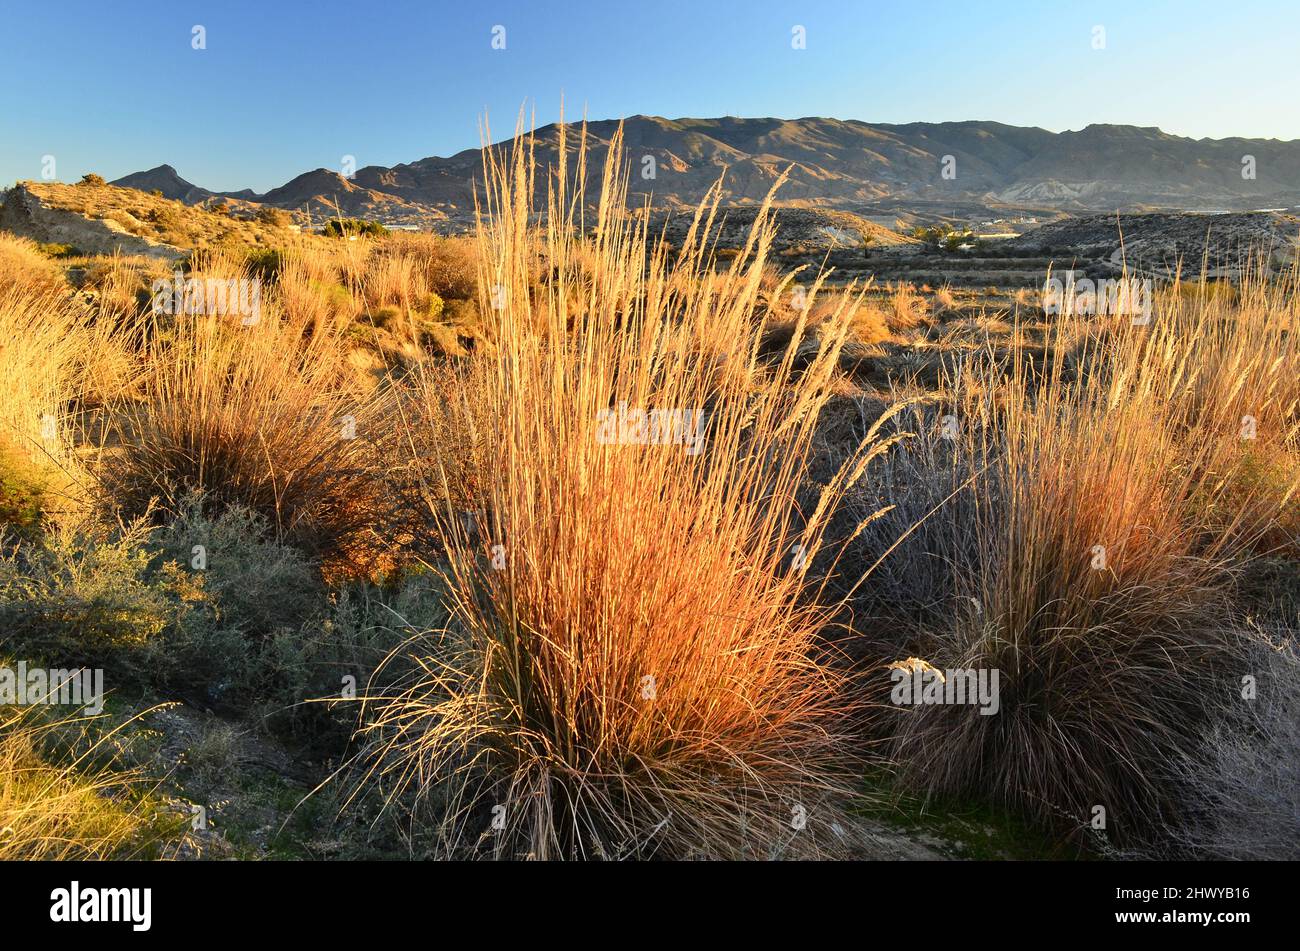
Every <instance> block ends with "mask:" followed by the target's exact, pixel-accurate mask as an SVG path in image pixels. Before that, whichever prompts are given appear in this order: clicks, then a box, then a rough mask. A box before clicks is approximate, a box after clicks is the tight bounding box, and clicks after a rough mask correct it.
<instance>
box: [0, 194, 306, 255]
mask: <svg viewBox="0 0 1300 951" xmlns="http://www.w3.org/2000/svg"><path fill="white" fill-rule="evenodd" d="M223 202H224V203H225V207H224V208H221V207H220V206H217V207H215V208H213V209H212V210H209V209H206V208H199V207H193V206H190V205H187V204H185V203H184V202H181V201H176V200H173V199H170V198H162V197H159V196H157V195H152V194H147V193H145V192H141V191H136V190H134V189H130V188H119V187H117V186H114V185H86V184H80V185H63V184H59V183H55V182H19V183H18V184H17V185H15V186H14V187H13V188H11V189H9V190H8V192H4V193H0V230H4V231H8V232H10V233H12V234H16V235H19V236H20V237H24V238H30V239H31V240H33V241H36V242H39V243H41V244H50V245H62V246H66V247H68V248H70V249H73V250H74V251H75V252H76V253H80V254H113V253H115V252H118V251H120V252H121V253H123V254H141V255H146V256H148V257H159V258H171V257H177V256H179V255H181V254H183V253H185V252H187V251H191V250H196V249H202V248H210V247H216V246H218V245H222V244H229V245H238V246H240V247H250V246H256V245H273V244H276V243H278V242H281V241H283V239H284V235H285V231H284V228H283V227H282V226H278V225H273V224H267V223H264V222H262V221H259V220H257V218H256V217H255V214H256V209H257V207H258V206H256V205H250V204H248V203H243V205H242V206H241V205H240V203H238V202H235V201H233V200H230V201H227V200H225V199H223Z"/></svg>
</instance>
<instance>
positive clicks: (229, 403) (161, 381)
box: [100, 267, 387, 556]
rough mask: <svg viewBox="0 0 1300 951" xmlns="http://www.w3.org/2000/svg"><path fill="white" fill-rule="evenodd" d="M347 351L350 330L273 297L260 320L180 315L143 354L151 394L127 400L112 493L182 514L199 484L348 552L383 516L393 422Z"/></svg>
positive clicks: (305, 537) (290, 530)
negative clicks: (352, 377)
mask: <svg viewBox="0 0 1300 951" xmlns="http://www.w3.org/2000/svg"><path fill="white" fill-rule="evenodd" d="M208 273H212V272H208ZM218 273H219V276H220V277H222V278H229V277H231V276H234V277H235V278H236V279H239V278H240V277H243V278H247V277H248V274H247V272H244V271H242V270H237V269H234V268H233V267H232V268H231V269H229V270H223V271H221V272H218ZM346 357H347V344H346V340H345V339H344V338H343V337H342V336H341V335H340V334H338V333H334V332H331V331H330V330H329V329H328V328H321V327H319V326H317V327H315V328H310V329H309V328H307V327H304V326H303V325H302V324H300V323H298V322H296V321H293V320H290V319H287V318H284V317H282V316H281V315H280V314H279V313H278V312H277V310H276V308H275V306H274V302H273V301H271V300H263V302H262V313H261V315H260V319H258V320H257V321H256V322H255V323H252V324H251V325H250V326H245V325H244V323H243V321H242V320H241V318H240V317H239V316H238V315H233V316H197V317H195V316H181V317H178V318H177V320H176V324H175V326H174V328H173V329H172V331H171V332H170V333H167V334H161V335H159V336H158V337H157V338H156V339H155V340H153V341H152V342H151V343H150V345H149V348H148V350H147V352H146V360H147V366H148V370H147V373H146V376H145V378H144V380H143V384H142V385H143V392H144V397H143V399H142V400H141V401H139V402H132V403H127V404H124V405H122V406H121V407H120V408H119V410H118V413H117V420H116V435H117V441H118V445H116V446H115V447H114V448H113V449H111V450H110V451H107V452H105V453H104V454H103V457H102V460H101V464H100V476H101V480H102V483H103V486H104V488H105V489H106V491H107V494H108V496H109V498H110V499H111V500H112V501H113V502H114V503H116V504H117V505H118V506H120V507H121V509H122V510H123V512H124V513H126V514H128V515H142V514H144V513H145V512H147V511H149V509H150V506H151V505H152V504H153V503H154V502H155V501H156V502H160V503H161V509H160V510H159V511H160V512H161V513H166V512H175V511H178V510H179V508H178V507H179V505H180V502H181V500H182V499H183V498H184V497H185V496H187V495H188V494H189V493H190V492H191V491H199V492H202V493H203V495H204V498H205V499H206V500H207V501H208V503H209V504H215V505H222V504H226V503H237V504H239V505H242V506H244V507H246V508H248V509H249V510H251V511H253V512H254V513H256V514H257V515H260V516H262V517H263V518H265V519H266V520H267V522H268V523H269V524H270V525H271V526H273V527H274V528H275V529H276V530H277V532H278V533H279V534H280V535H281V536H284V537H288V538H291V539H292V540H294V541H295V542H296V543H298V544H301V545H303V546H304V547H306V548H307V549H309V550H311V551H315V552H319V553H322V554H324V555H327V556H332V555H338V554H339V553H341V552H344V551H346V550H347V549H348V548H349V547H350V546H351V545H352V544H354V543H355V542H356V541H357V539H358V538H359V536H361V535H363V534H365V533H367V532H368V531H370V530H371V529H372V527H373V526H374V525H375V524H376V523H377V522H381V521H382V517H381V515H382V512H383V511H384V509H383V505H382V503H381V499H380V494H379V492H378V489H377V485H378V483H377V480H376V479H375V478H374V460H373V453H374V446H375V443H376V441H378V440H380V439H381V438H382V437H383V434H384V432H385V426H386V425H387V423H386V421H385V418H384V401H385V395H384V391H383V390H382V389H378V390H375V391H373V392H371V393H370V394H368V395H365V396H361V395H357V394H355V393H353V392H352V391H351V390H350V389H349V388H348V386H347V380H348V371H347V369H346Z"/></svg>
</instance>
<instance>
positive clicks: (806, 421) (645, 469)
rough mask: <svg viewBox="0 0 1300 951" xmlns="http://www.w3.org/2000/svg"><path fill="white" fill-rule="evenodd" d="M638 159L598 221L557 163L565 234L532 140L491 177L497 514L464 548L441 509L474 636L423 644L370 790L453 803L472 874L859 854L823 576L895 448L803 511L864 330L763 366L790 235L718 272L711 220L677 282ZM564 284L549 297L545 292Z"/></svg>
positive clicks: (762, 234)
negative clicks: (853, 843) (540, 191)
mask: <svg viewBox="0 0 1300 951" xmlns="http://www.w3.org/2000/svg"><path fill="white" fill-rule="evenodd" d="M563 153H564V150H563V148H561V154H563ZM618 154H619V153H618V150H617V149H612V150H611V153H610V155H611V158H609V159H608V161H607V164H606V167H605V170H604V188H603V191H602V192H601V199H600V202H599V205H598V207H597V208H595V209H594V210H592V209H589V208H585V207H584V206H583V205H582V203H581V201H580V199H579V198H577V197H575V196H581V195H582V194H584V192H585V188H584V183H585V178H586V168H585V153H582V157H581V158H580V159H579V162H578V167H577V170H576V173H575V172H574V170H573V169H571V168H569V167H568V166H566V165H565V164H561V165H560V167H559V168H558V169H556V170H555V171H554V177H553V178H552V180H551V181H550V183H549V186H548V189H547V193H548V202H547V210H548V215H547V216H546V221H547V224H546V225H543V226H537V225H535V224H533V223H531V212H532V209H531V207H530V205H531V201H530V197H529V196H531V195H532V194H533V188H532V182H533V176H534V175H535V174H536V170H535V167H534V165H533V163H532V160H531V154H530V150H529V148H528V146H527V143H526V142H525V141H524V140H523V139H517V140H516V143H515V147H514V151H513V153H512V154H511V155H510V156H509V157H508V159H507V158H500V157H497V156H496V155H493V156H492V157H491V159H490V160H489V163H488V166H487V169H486V173H487V180H488V182H489V189H488V198H487V205H486V209H485V214H484V217H483V218H482V220H481V223H480V234H479V241H480V243H481V249H482V253H481V260H482V269H483V273H482V276H481V285H482V288H483V298H482V301H481V303H482V306H483V308H484V312H485V313H488V314H489V315H490V318H491V320H492V324H491V326H490V327H489V330H488V333H489V335H490V336H492V337H493V338H494V340H495V343H496V345H497V347H498V350H497V353H496V356H495V357H494V358H493V359H492V361H491V362H490V363H489V365H488V366H487V368H486V371H485V372H486V376H487V378H488V380H489V385H488V387H487V388H488V395H487V396H488V406H487V408H486V411H485V413H484V416H485V419H483V420H482V421H480V423H479V425H480V427H481V428H480V436H481V438H482V439H483V441H484V444H485V456H486V460H487V461H486V466H487V469H486V471H484V472H483V473H482V474H481V476H482V479H483V481H484V482H485V483H486V486H485V501H484V505H483V509H482V511H481V512H480V513H479V514H478V516H477V517H476V518H475V519H474V523H473V525H472V526H471V528H470V530H469V531H464V530H462V528H461V519H460V513H459V512H458V511H456V509H455V506H454V505H453V504H451V501H450V496H451V492H452V490H453V489H454V488H455V487H454V486H450V485H446V486H444V487H443V488H440V489H438V490H436V492H435V493H434V497H433V498H431V500H430V501H431V505H432V507H433V509H434V511H435V513H436V517H438V518H439V519H440V520H441V521H442V523H443V524H444V526H445V528H446V534H447V536H448V538H450V539H452V547H451V551H450V554H449V558H448V564H447V566H446V569H445V572H444V574H445V580H446V584H447V587H448V592H449V593H448V601H449V604H450V607H451V610H452V616H453V620H452V625H451V629H450V630H449V631H447V632H432V633H430V634H429V635H427V636H425V637H422V638H417V639H416V640H415V641H413V642H412V644H411V645H410V647H409V648H408V650H406V651H404V652H403V653H402V654H401V657H402V659H403V662H405V663H409V664H413V669H414V670H415V674H414V676H413V677H412V679H410V680H408V681H406V682H405V683H404V685H403V687H402V689H399V690H397V691H395V692H394V691H385V692H384V694H383V696H382V697H378V696H376V697H375V698H372V709H371V713H372V719H371V720H370V722H369V724H368V727H367V731H368V733H369V735H370V738H371V740H372V743H373V746H374V749H375V750H376V754H375V758H374V759H373V760H370V761H369V772H368V773H367V774H366V775H367V776H368V777H375V776H380V777H385V778H387V779H388V780H391V781H392V783H393V784H394V785H393V787H392V791H393V794H396V793H398V792H400V791H402V790H410V789H413V790H414V791H415V792H416V793H418V794H419V795H421V796H426V797H437V798H438V800H439V801H440V802H441V803H443V812H442V816H441V822H442V825H441V826H440V830H441V831H442V833H443V836H444V843H445V846H446V848H447V849H448V851H450V852H452V853H454V854H463V852H464V851H465V850H471V851H472V850H474V849H479V850H484V851H487V852H490V853H491V854H494V855H499V856H523V855H528V856H533V857H537V858H566V857H572V858H582V857H597V856H606V857H614V856H664V857H682V856H689V855H714V856H729V857H740V856H761V857H769V856H775V855H785V854H819V853H822V852H824V851H825V850H827V849H831V848H834V847H835V846H836V845H837V844H838V845H840V846H841V847H842V844H843V843H842V842H841V841H840V840H839V838H838V836H839V834H842V827H840V826H839V825H838V823H840V822H843V821H844V818H843V817H844V813H843V812H842V811H841V810H842V804H843V797H844V794H845V790H846V789H847V788H848V785H849V784H851V783H852V782H853V771H854V762H855V758H854V756H853V755H852V753H851V746H850V744H849V743H848V742H847V741H846V731H847V729H848V727H849V721H850V715H851V714H852V713H853V712H854V709H855V702H854V701H853V700H852V698H851V696H850V693H849V691H847V690H846V689H845V688H846V675H845V673H844V672H843V670H841V669H840V668H839V667H838V666H837V665H836V663H835V660H834V658H833V657H832V656H831V655H830V653H829V651H828V650H827V648H826V647H825V645H824V644H822V643H821V641H820V639H819V631H820V629H821V627H822V626H823V624H824V623H825V621H826V618H827V615H828V611H829V609H828V608H826V607H824V606H819V605H818V604H817V601H816V590H815V589H816V585H815V583H814V582H813V580H812V579H811V577H810V576H809V574H808V568H809V566H810V565H811V561H812V558H813V556H814V555H816V553H817V551H818V549H819V546H820V545H821V543H822V532H823V529H824V527H825V524H826V519H827V516H828V513H829V511H830V510H831V508H832V507H833V504H834V502H835V500H836V499H837V498H838V497H839V496H840V495H841V494H842V493H843V491H844V490H845V488H846V487H847V486H849V485H850V484H851V483H852V482H853V481H854V480H855V479H857V478H858V477H860V476H861V475H862V471H863V470H864V468H865V467H866V465H867V461H868V460H869V459H870V458H871V457H872V456H873V455H874V454H875V453H876V452H878V451H880V450H881V448H882V445H881V444H879V443H876V442H874V441H868V442H866V443H864V444H863V445H862V446H861V447H859V449H858V451H857V452H855V453H853V456H852V458H851V459H850V461H849V463H848V464H847V465H846V467H845V468H844V469H843V470H842V471H841V472H840V473H839V474H838V475H837V476H836V477H835V479H834V480H833V481H832V484H831V485H830V486H828V487H827V488H826V489H825V490H824V492H823V493H822V494H821V496H820V498H819V499H816V498H815V499H813V500H811V504H810V506H809V507H807V508H804V509H802V510H801V508H800V505H799V502H800V501H801V497H800V491H801V489H802V488H803V486H802V482H803V478H804V475H805V470H806V466H807V461H808V456H809V452H810V444H811V439H812V434H813V429H814V426H815V423H816V420H817V417H818V414H819V412H820V410H821V409H822V407H823V406H824V405H825V403H826V400H827V398H828V396H829V392H830V385H831V380H832V376H833V371H834V367H835V365H836V360H837V357H838V353H839V350H840V349H841V347H842V346H843V344H844V341H845V338H846V334H847V321H846V312H845V311H842V312H841V313H839V314H838V315H835V316H833V317H830V318H828V319H826V320H825V321H823V324H822V332H821V335H820V343H819V345H818V348H817V352H816V353H815V355H814V357H813V359H811V360H810V361H809V362H808V364H807V366H806V367H805V368H804V370H803V372H802V373H800V374H799V375H798V376H797V377H795V378H794V382H792V383H791V384H788V385H786V384H784V383H782V382H781V381H782V380H784V379H786V378H787V377H788V376H790V373H789V371H790V367H791V363H792V361H793V359H794V354H795V352H796V351H797V350H798V349H799V345H800V342H801V338H802V336H803V329H804V328H803V326H802V324H803V322H802V321H801V326H800V327H799V328H798V330H797V331H796V332H795V333H794V335H793V339H792V340H791V341H790V345H789V347H788V348H787V351H786V357H785V359H784V362H783V366H782V367H780V368H777V369H776V370H775V372H770V371H768V370H767V369H765V367H764V366H763V364H762V363H761V362H760V359H759V348H760V343H761V323H762V321H761V316H760V314H759V311H760V300H759V291H760V283H761V281H762V276H763V273H764V266H765V263H766V261H767V256H768V253H769V248H770V241H771V237H772V224H771V222H770V219H769V217H768V216H767V215H766V214H763V215H760V216H759V220H758V222H757V223H756V224H755V226H754V228H753V230H752V232H751V234H750V237H749V241H748V244H747V246H746V248H745V250H744V252H743V253H742V254H740V255H738V256H737V257H736V258H734V259H733V260H732V261H731V263H730V265H729V266H728V267H726V268H725V269H720V270H715V269H714V267H713V266H712V263H711V261H710V259H709V256H708V254H707V250H706V248H707V245H708V241H709V235H710V233H711V229H712V225H713V220H714V215H715V212H716V210H717V209H716V196H714V197H713V199H712V200H711V202H708V203H705V205H703V206H702V207H701V208H700V209H699V210H698V211H697V215H696V221H695V225H694V227H693V228H692V229H691V232H690V234H689V236H688V237H687V239H686V241H685V244H684V246H683V248H682V249H681V253H680V254H679V255H677V256H676V258H675V260H674V263H671V264H670V263H669V255H668V253H667V251H666V249H665V248H664V247H663V246H662V245H659V244H654V243H652V242H651V241H650V240H649V238H648V237H647V235H646V232H645V230H644V226H643V225H642V226H640V227H638V225H637V224H636V223H635V222H634V221H633V220H631V218H630V217H628V216H627V215H626V213H625V212H624V210H623V209H624V203H625V196H626V187H627V180H626V173H625V171H624V170H622V169H621V168H620V166H619V164H617V163H618V161H619V159H618V157H617V156H618ZM570 176H572V177H570ZM588 215H590V218H588V217H587V216H588ZM592 225H594V226H595V228H594V234H595V237H594V239H584V238H583V237H582V234H583V232H584V231H586V230H588V228H589V227H590V226H592ZM584 226H585V227H584ZM593 242H594V243H593ZM539 260H544V261H545V262H546V268H545V269H544V270H545V273H548V274H549V275H550V277H549V279H548V280H547V281H545V282H544V284H543V285H542V287H541V288H540V289H538V288H532V289H531V290H530V283H531V275H533V274H535V273H536V271H537V267H536V264H537V262H538V261H539ZM815 290H816V289H815V288H814V294H815ZM451 402H452V404H453V405H454V397H453V398H452V400H451ZM638 414H640V415H638ZM629 420H630V421H629ZM494 807H496V808H495V810H494ZM496 816H499V817H500V819H499V821H498V822H497V828H496V829H495V831H493V829H492V826H491V823H492V821H493V819H494V817H496ZM836 830H838V832H837V831H836ZM480 833H484V835H483V836H482V840H481V841H480Z"/></svg>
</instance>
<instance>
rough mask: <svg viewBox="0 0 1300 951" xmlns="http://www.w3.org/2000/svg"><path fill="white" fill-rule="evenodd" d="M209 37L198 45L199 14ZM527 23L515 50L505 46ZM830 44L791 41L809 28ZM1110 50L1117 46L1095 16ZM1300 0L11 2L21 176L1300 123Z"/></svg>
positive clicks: (194, 172)
mask: <svg viewBox="0 0 1300 951" xmlns="http://www.w3.org/2000/svg"><path fill="white" fill-rule="evenodd" d="M195 25H201V26H203V27H204V28H205V30H206V47H207V48H206V49H204V50H195V49H193V48H192V42H191V40H192V28H193V27H194V26H195ZM496 25H501V26H504V27H505V40H506V48H505V49H504V50H493V49H492V45H491V43H492V29H493V27H494V26H496ZM796 25H799V26H803V27H805V29H806V36H807V44H806V45H807V48H806V49H803V50H796V49H792V48H791V36H792V34H791V30H792V28H793V27H794V26H796ZM1099 26H1100V27H1103V28H1104V30H1105V48H1104V49H1094V48H1093V45H1094V28H1095V27H1099ZM1297 63H1300V3H1297V2H1296V0H1234V2H1231V3H1225V2H1222V0H1218V2H1210V0H1205V2H1202V0H1181V2H1180V0H1150V2H1141V0H1127V2H1109V0H1091V2H1073V0H1035V2H1028V0H1027V2H1020V0H1006V2H994V0H984V2H969V0H964V2H963V0H928V2H917V0H900V2H892V0H869V2H863V0H838V2H837V0H793V2H790V0H787V2H767V0H747V2H741V0H736V2H711V0H693V2H685V0H653V2H632V3H628V2H617V0H604V2H560V0H553V2H546V0H527V2H495V0H462V2H457V3H445V2H441V0H420V2H405V0H401V2H382V0H370V2H358V0H349V2H337V0H316V2H311V3H298V2H281V0H260V2H246V0H227V2H215V0H208V2H185V0H166V2H161V0H113V2H111V3H109V2H104V0H99V2H57V0H44V2H21V3H19V2H14V3H7V4H6V5H5V11H4V18H3V26H2V28H0V184H7V183H10V182H12V181H14V180H16V179H22V178H39V177H40V176H41V162H42V159H43V157H44V156H46V155H53V156H54V157H55V159H56V170H57V176H58V178H59V179H60V180H62V181H75V180H76V179H77V178H79V177H80V176H81V174H83V173H84V172H87V171H96V172H99V173H100V174H102V175H104V176H105V177H107V178H115V177H117V176H120V175H123V174H126V173H127V172H132V171H138V170H140V169H144V168H150V167H153V166H155V165H159V164H162V163H164V162H166V163H169V164H171V165H174V166H175V167H176V168H177V170H178V171H179V172H180V174H181V175H182V176H184V177H185V178H187V179H189V180H190V181H192V182H195V183H196V184H199V185H203V186H205V187H208V188H212V189H219V190H229V189H236V188H244V187H252V188H255V189H257V190H259V191H262V190H265V189H267V188H270V187H273V186H275V185H279V184H282V183H283V182H285V181H286V180H288V179H289V178H291V177H293V176H294V175H296V174H298V173H300V172H303V171H306V170H308V169H311V168H316V167H319V166H325V167H330V168H336V169H337V168H338V167H339V166H340V163H341V161H342V157H343V156H345V155H353V156H355V157H356V161H357V165H358V167H360V166H364V165H373V164H381V165H393V164H396V163H398V162H407V161H413V160H415V159H419V158H423V157H425V156H428V155H449V154H452V153H454V152H457V151H459V150H461V149H464V148H472V147H477V146H478V145H479V144H480V131H479V127H480V121H481V119H482V117H483V116H484V115H485V114H487V115H488V116H489V118H490V121H491V124H492V131H493V138H501V137H502V135H503V134H504V133H508V132H510V131H511V130H512V129H513V126H514V122H515V118H516V116H517V114H518V112H519V109H520V107H521V106H522V105H525V104H526V105H527V106H528V108H529V110H530V112H531V111H533V110H535V114H536V117H537V121H538V123H539V124H542V123H545V122H550V121H552V120H554V119H555V118H557V117H558V112H559V107H560V102H561V97H563V99H564V102H565V107H566V111H567V113H568V115H569V116H570V117H571V118H573V117H580V116H581V115H582V113H583V112H584V111H585V112H586V113H587V114H588V115H589V116H591V117H592V118H617V117H620V116H627V115H634V114H637V113H647V114H654V115H666V116H669V117H680V116H715V115H742V116H782V117H786V118H797V117H800V116H812V115H820V116H834V117H838V118H845V119H864V120H867V121H875V122H910V121H918V120H925V121H943V120H955V119H994V120H998V121H1002V122H1008V123H1012V124H1017V125H1037V126H1042V127H1044V128H1048V129H1053V130H1058V131H1059V130H1062V129H1078V128H1082V127H1083V126H1085V125H1087V124H1089V123H1092V122H1115V123H1132V124H1135V125H1147V126H1160V127H1161V128H1163V129H1165V130H1166V131H1169V132H1175V133H1178V134H1181V135H1190V136H1193V137H1197V138H1200V137H1214V138H1222V137H1227V136H1234V135H1240V136H1262V137H1274V138H1282V139H1300V66H1298V65H1297Z"/></svg>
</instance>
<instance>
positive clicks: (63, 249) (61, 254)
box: [36, 244, 81, 258]
mask: <svg viewBox="0 0 1300 951" xmlns="http://www.w3.org/2000/svg"><path fill="white" fill-rule="evenodd" d="M36 247H37V248H38V249H39V250H40V252H41V254H44V255H45V256H46V257H50V258H75V257H80V256H81V249H79V248H77V247H76V246H75V245H71V244H38V245H36Z"/></svg>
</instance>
